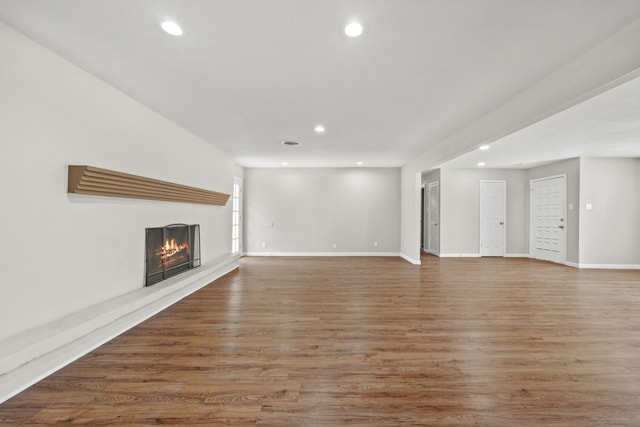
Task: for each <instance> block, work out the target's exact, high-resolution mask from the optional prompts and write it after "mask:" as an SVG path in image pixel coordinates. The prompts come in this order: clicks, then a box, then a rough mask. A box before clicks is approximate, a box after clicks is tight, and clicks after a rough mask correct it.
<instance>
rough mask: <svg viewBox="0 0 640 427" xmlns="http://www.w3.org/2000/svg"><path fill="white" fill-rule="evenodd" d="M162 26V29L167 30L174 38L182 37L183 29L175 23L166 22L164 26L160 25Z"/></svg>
mask: <svg viewBox="0 0 640 427" xmlns="http://www.w3.org/2000/svg"><path fill="white" fill-rule="evenodd" d="M160 26H161V27H162V29H163V30H165V31H166V32H167V33H169V34H171V35H172V36H181V35H182V28H180V25H178V24H176V23H175V22H173V21H164V22H163V23H162V24H160Z"/></svg>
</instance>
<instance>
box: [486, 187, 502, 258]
mask: <svg viewBox="0 0 640 427" xmlns="http://www.w3.org/2000/svg"><path fill="white" fill-rule="evenodd" d="M506 196H507V182H506V181H480V256H504V252H505V217H506V206H507V204H506Z"/></svg>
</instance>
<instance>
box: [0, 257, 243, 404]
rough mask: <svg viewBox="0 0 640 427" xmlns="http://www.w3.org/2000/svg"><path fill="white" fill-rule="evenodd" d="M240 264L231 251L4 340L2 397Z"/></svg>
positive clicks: (0, 360)
mask: <svg viewBox="0 0 640 427" xmlns="http://www.w3.org/2000/svg"><path fill="white" fill-rule="evenodd" d="M236 268H238V257H237V256H231V257H227V256H225V257H223V258H220V259H217V260H215V261H214V262H212V263H211V264H210V265H209V266H207V265H203V266H202V267H199V268H196V269H193V270H191V271H188V272H186V273H183V274H181V275H179V276H175V277H172V278H170V279H168V280H165V281H163V282H161V283H158V284H156V285H153V286H149V287H145V288H142V289H138V290H135V291H133V292H130V293H128V294H125V295H122V296H120V297H117V298H113V299H111V300H109V301H105V302H104V303H101V304H98V305H96V306H93V307H90V308H88V309H85V310H82V311H79V312H77V313H73V314H71V315H69V316H66V317H64V318H61V319H58V320H56V321H53V322H50V323H48V324H46V325H44V326H41V327H38V328H35V329H32V330H29V331H26V332H24V333H21V334H18V335H16V336H13V337H9V338H7V339H5V340H3V341H0V403H2V402H4V401H5V400H7V399H9V398H11V397H12V396H14V395H16V394H18V393H19V392H21V391H22V390H24V389H26V388H27V387H29V386H31V385H33V384H35V383H36V382H38V381H40V380H41V379H43V378H45V377H47V376H48V375H50V374H52V373H54V372H55V371H57V370H59V369H60V368H62V367H64V366H66V365H68V364H69V363H71V362H73V361H74V360H76V359H78V358H80V357H82V356H84V355H85V354H87V353H89V352H90V351H91V350H94V349H95V348H97V347H99V346H101V345H102V344H104V343H106V342H107V341H109V340H111V339H113V338H115V337H116V336H118V335H120V334H122V333H123V332H125V331H127V330H128V329H130V328H132V327H134V326H135V325H137V324H139V323H141V322H143V321H145V320H146V319H148V318H150V317H151V316H153V315H155V314H157V313H159V312H160V311H162V310H164V309H165V308H167V307H169V306H170V305H172V304H175V303H176V302H178V301H179V300H181V299H183V298H184V297H186V296H188V295H190V294H192V293H193V292H195V291H197V290H198V289H200V288H202V287H204V286H206V285H208V284H209V283H211V282H212V281H214V280H216V279H218V278H219V277H222V276H224V275H225V274H227V273H229V272H231V271H233V270H235V269H236Z"/></svg>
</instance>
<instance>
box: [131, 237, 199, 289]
mask: <svg viewBox="0 0 640 427" xmlns="http://www.w3.org/2000/svg"><path fill="white" fill-rule="evenodd" d="M145 241H146V245H145V254H146V261H145V269H144V270H145V278H144V284H145V286H150V285H153V284H155V283H158V282H161V281H163V280H165V279H168V278H169V277H172V276H175V275H176V274H180V273H182V272H184V271H187V270H190V269H192V268H195V267H199V266H200V226H199V225H198V224H193V225H187V224H171V225H167V226H165V227H155V228H147V229H146V240H145Z"/></svg>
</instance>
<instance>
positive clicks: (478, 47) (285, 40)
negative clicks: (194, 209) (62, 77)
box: [0, 0, 640, 167]
mask: <svg viewBox="0 0 640 427" xmlns="http://www.w3.org/2000/svg"><path fill="white" fill-rule="evenodd" d="M638 17H640V1H638V0H456V1H452V0H394V1H390V0H359V1H358V0H269V1H266V0H182V1H178V0H174V1H169V0H135V1H132V0H92V1H86V0H56V1H51V0H0V20H2V21H4V22H5V23H7V24H8V25H10V26H12V27H14V28H16V29H18V30H19V31H21V32H23V33H25V34H26V35H28V36H29V37H31V38H32V39H33V40H35V41H36V42H38V43H40V44H42V45H43V46H45V47H47V48H49V49H51V50H53V51H55V52H57V53H58V54H60V55H61V56H63V57H65V58H66V59H68V60H69V61H71V62H72V63H74V64H76V65H78V66H79V67H81V68H83V69H85V70H87V71H88V72H90V73H92V74H94V75H96V76H97V77H99V78H101V79H102V80H104V81H106V82H107V83H109V84H111V85H113V86H114V87H116V88H118V89H120V90H121V91H122V92H124V93H126V94H128V95H129V96H131V97H132V98H134V99H136V100H138V101H140V102H141V103H143V104H145V105H147V106H148V107H150V108H152V109H154V110H156V111H157V112H159V113H160V114H162V115H163V116H165V117H167V118H168V119H170V120H172V121H174V122H176V123H178V124H179V125H181V126H183V127H184V128H186V129H188V130H190V131H191V132H193V133H194V134H196V135H198V136H200V137H201V138H203V139H204V140H206V141H208V142H210V143H212V144H214V145H216V146H218V147H220V148H221V149H223V150H224V151H226V152H227V153H229V154H230V155H231V156H232V157H233V158H235V159H236V161H237V162H238V163H239V164H240V165H242V166H247V167H271V166H280V165H281V163H282V162H283V161H286V162H288V164H289V166H303V167H308V166H354V165H355V163H356V161H362V162H364V165H365V166H401V165H403V164H405V163H407V161H409V160H411V159H412V158H414V157H415V156H417V155H419V154H421V153H422V152H424V151H425V150H426V149H427V148H428V147H430V146H432V145H435V144H437V143H438V142H440V141H442V140H444V139H445V138H446V137H447V136H449V135H450V134H452V133H453V132H454V131H456V130H459V129H462V128H464V127H466V126H468V125H469V124H470V123H472V122H473V121H475V120H477V119H478V118H480V117H482V116H483V115H485V114H487V113H488V112H489V111H491V110H493V109H495V108H496V107H498V106H500V105H501V104H503V103H504V102H506V101H507V100H509V99H510V98H512V97H513V96H515V95H516V94H518V93H519V92H520V91H522V90H523V89H525V88H527V87H529V86H531V85H532V84H533V83H535V82H538V81H540V80H541V79H543V78H544V77H545V76H547V75H549V74H550V73H552V72H553V71H555V70H557V69H558V68H560V67H561V66H563V65H565V64H567V63H568V62H570V61H571V60H573V59H574V58H576V57H577V56H578V55H580V54H581V53H583V52H585V51H587V50H589V49H590V48H592V47H593V46H595V45H596V44H598V43H599V42H601V41H602V40H605V39H607V38H608V37H610V36H611V35H613V34H614V33H616V32H617V31H619V30H620V29H621V28H622V27H624V26H625V25H627V24H628V23H630V22H632V21H633V20H635V19H638ZM166 19H173V20H175V21H176V22H178V23H179V24H180V25H181V26H182V28H183V29H184V35H183V36H180V37H173V36H170V35H168V34H166V33H164V32H163V31H162V30H161V29H160V26H159V24H160V22H162V21H163V20H166ZM352 19H358V20H359V21H361V22H362V24H363V25H364V27H365V30H364V34H363V35H362V36H361V37H359V38H349V37H346V36H345V35H344V33H343V27H344V26H345V25H346V23H348V22H349V21H350V20H352ZM625 86H627V85H625ZM630 87H631V89H632V90H633V91H635V92H633V94H634V96H635V98H634V99H638V96H637V95H638V93H639V92H638V83H637V82H634V83H632V84H630ZM623 98H624V99H623ZM618 100H620V101H621V103H620V104H616V102H617V101H616V100H613V101H611V102H609V103H608V104H613V105H608V104H607V103H605V104H607V105H608V106H605V107H594V108H593V109H589V108H586V107H580V106H578V107H576V108H575V109H572V111H573V110H576V111H579V110H580V109H581V108H585V109H586V112H585V114H587V115H588V116H589V120H590V121H589V122H584V120H585V116H581V114H580V113H579V112H578V113H575V112H574V114H573V115H571V113H569V112H567V114H569V116H568V121H566V122H563V120H561V119H558V118H553V119H549V121H548V122H549V123H550V124H548V125H546V127H542V128H539V127H531V128H529V129H528V130H526V131H525V132H529V133H528V134H527V133H524V134H520V133H519V134H518V135H520V137H518V136H517V135H513V136H511V137H510V138H515V139H517V140H518V143H519V144H521V145H520V146H521V147H522V146H523V145H525V146H526V145H527V144H528V145H531V141H533V140H536V141H537V140H538V139H537V138H539V137H540V136H541V135H543V136H545V137H547V141H548V143H549V144H551V146H552V147H553V150H552V151H553V155H554V156H556V153H557V152H564V151H565V150H564V148H562V149H561V148H560V147H565V145H566V142H567V140H569V139H570V140H574V141H577V140H579V139H582V137H583V136H584V135H587V134H588V135H594V133H593V132H594V130H596V129H600V128H599V126H601V125H607V126H609V125H610V126H611V129H608V130H606V131H602V132H600V133H598V135H597V137H595V136H594V137H592V138H589V140H588V142H589V144H587V145H588V146H590V147H593V146H596V145H598V144H599V143H600V142H603V138H606V141H605V142H606V143H607V144H608V145H609V146H611V147H618V146H621V145H620V144H622V142H624V141H627V142H628V141H636V139H634V138H635V135H638V134H640V129H638V126H636V125H635V123H637V122H638V120H635V123H632V121H633V119H634V118H637V117H638V108H637V107H638V105H637V104H636V103H634V102H633V100H632V99H631V98H625V97H624V96H621V97H620V99H618ZM603 105H604V104H603ZM629 105H630V106H631V109H632V112H631V113H632V114H633V116H632V117H630V118H629V119H628V120H626V119H625V120H617V118H618V117H619V116H620V114H621V111H622V112H623V113H622V115H623V116H625V118H626V117H627V114H626V113H627V112H628V110H627V109H626V107H629ZM610 106H613V107H614V110H609V107H610ZM618 107H619V108H618ZM598 114H605V115H606V117H605V118H604V119H602V118H601V116H599V115H598ZM559 117H560V116H559ZM318 123H322V124H323V125H325V126H326V128H327V132H326V133H325V134H324V135H317V134H315V133H314V132H313V128H314V126H315V125H316V124H318ZM575 128H579V129H581V131H582V132H583V133H582V134H579V133H571V132H573V131H574V130H575ZM536 132H537V133H536ZM522 135H525V136H522ZM560 137H561V139H558V138H560ZM518 138H520V139H518ZM283 140H296V141H299V142H301V143H302V146H300V147H295V148H291V147H284V146H282V145H281V144H280V141H283ZM498 144H502V142H500V143H496V144H495V147H496V149H495V150H494V149H492V150H491V152H492V154H493V153H497V152H498V150H497V147H498ZM636 147H637V145H636ZM518 150H520V151H518V152H522V149H521V148H519V149H518ZM620 152H621V153H624V152H625V151H624V150H620ZM505 153H506V151H505ZM526 153H527V154H526V155H521V156H520V157H518V158H517V160H515V161H517V162H518V163H527V164H530V163H532V162H538V161H542V159H540V158H538V157H536V154H535V153H534V152H529V151H526ZM571 153H573V151H571ZM636 153H637V152H636ZM571 155H573V154H571ZM636 155H637V154H636ZM508 158H509V157H508V156H507V155H506V154H505V157H504V160H502V161H504V162H506V161H507V160H506V159H508ZM512 159H515V157H512ZM509 161H514V160H509ZM488 166H489V164H488Z"/></svg>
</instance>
